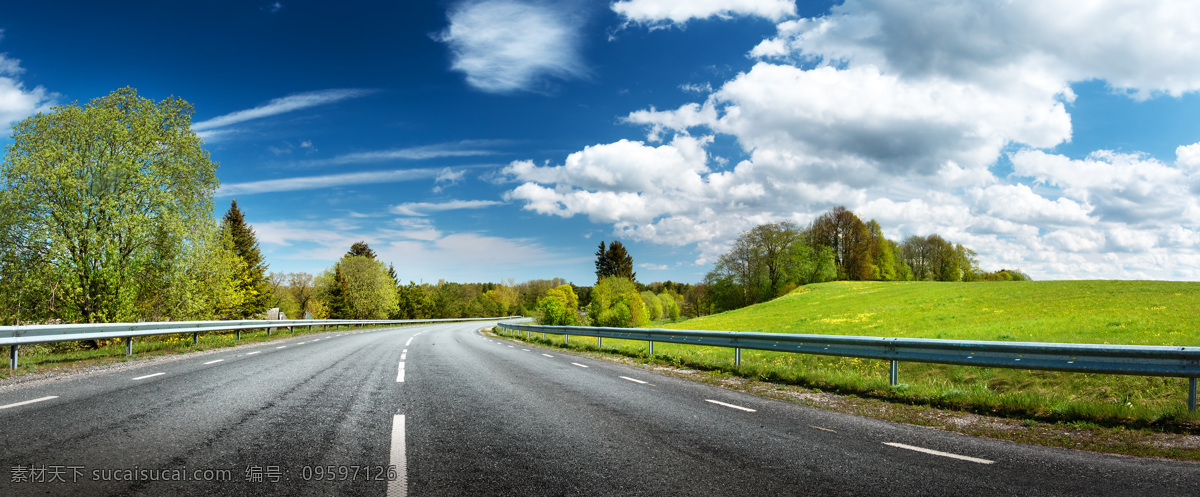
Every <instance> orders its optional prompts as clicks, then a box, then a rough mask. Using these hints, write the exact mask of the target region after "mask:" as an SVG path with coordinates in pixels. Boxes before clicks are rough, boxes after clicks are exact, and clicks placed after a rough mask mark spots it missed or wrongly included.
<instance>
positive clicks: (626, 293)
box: [588, 276, 649, 328]
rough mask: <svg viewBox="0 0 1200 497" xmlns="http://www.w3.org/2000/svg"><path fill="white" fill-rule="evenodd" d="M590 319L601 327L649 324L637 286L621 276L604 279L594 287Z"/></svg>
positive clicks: (589, 311) (626, 326)
mask: <svg viewBox="0 0 1200 497" xmlns="http://www.w3.org/2000/svg"><path fill="white" fill-rule="evenodd" d="M588 317H590V318H591V319H592V322H593V323H597V324H599V325H600V326H611V327H620V328H630V327H638V326H642V325H644V324H646V323H648V322H649V318H648V317H647V315H646V305H645V303H644V302H643V301H642V296H641V294H640V293H638V291H637V285H635V284H634V283H633V281H631V280H629V279H628V278H623V277H620V276H611V277H608V278H604V279H602V280H600V281H598V282H596V286H594V287H592V304H591V306H590V307H589V308H588Z"/></svg>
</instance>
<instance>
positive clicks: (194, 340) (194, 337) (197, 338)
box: [192, 332, 200, 345]
mask: <svg viewBox="0 0 1200 497" xmlns="http://www.w3.org/2000/svg"><path fill="white" fill-rule="evenodd" d="M197 343H200V333H199V332H192V345H195V344H197Z"/></svg>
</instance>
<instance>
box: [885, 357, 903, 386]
mask: <svg viewBox="0 0 1200 497" xmlns="http://www.w3.org/2000/svg"><path fill="white" fill-rule="evenodd" d="M888 382H889V383H891V384H892V386H893V387H894V386H896V385H898V384H899V383H900V361H892V368H891V371H889V373H888Z"/></svg>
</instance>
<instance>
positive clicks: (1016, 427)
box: [497, 334, 1200, 461]
mask: <svg viewBox="0 0 1200 497" xmlns="http://www.w3.org/2000/svg"><path fill="white" fill-rule="evenodd" d="M497 336H500V337H503V338H509V339H516V340H520V341H524V342H527V343H530V344H533V345H536V346H540V347H546V348H557V349H565V350H568V351H570V352H572V353H578V354H583V355H588V356H591V357H595V358H599V359H605V360H611V361H616V362H622V363H625V364H630V365H633V366H637V367H641V368H644V369H649V370H654V371H658V372H661V373H665V374H670V375H672V376H677V377H682V378H687V379H692V380H697V381H703V382H706V383H710V384H714V385H719V386H723V387H727V388H734V389H738V390H742V391H746V392H749V393H754V394H758V395H763V396H768V397H774V398H779V399H785V400H790V401H794V402H799V403H803V404H808V405H812V406H816V407H821V408H826V409H831V410H835V411H839V412H845V413H849V414H857V415H863V416H869V417H873V418H878V419H885V420H890V421H897V422H903V423H910V424H917V425H924V426H930V427H935V428H939V429H944V430H949V431H956V432H960V433H966V434H971V435H977V436H986V437H990V438H997V439H1003V440H1011V441H1016V442H1022V443H1031V444H1037V445H1046V446H1053V447H1063V448H1073V449H1081V450H1090V451H1096V452H1106V453H1115V454H1125V455H1132V456H1142V457H1162V458H1169V459H1178V460H1189V461H1200V417H1197V416H1196V415H1194V414H1191V413H1189V412H1188V411H1187V408H1186V404H1185V403H1184V404H1176V405H1175V406H1174V407H1170V408H1167V409H1166V411H1167V412H1166V413H1165V414H1164V413H1161V412H1159V411H1154V415H1153V416H1144V417H1141V418H1138V417H1136V416H1131V413H1132V414H1137V413H1142V414H1146V412H1143V411H1145V409H1142V410H1137V409H1132V408H1131V407H1130V406H1128V405H1125V406H1115V405H1111V406H1110V405H1099V406H1095V405H1093V406H1088V405H1086V404H1085V403H1081V402H1080V401H1079V400H1070V399H1067V398H1065V397H1066V396H1062V395H1060V396H1059V398H1057V401H1054V399H1051V398H1048V397H1047V396H1045V395H1044V393H1041V392H1031V391H1029V389H1028V388H1025V389H1023V390H1022V389H1018V390H1017V391H1014V392H1007V393H1004V392H996V391H994V390H991V389H983V388H975V389H970V390H962V389H958V388H954V386H953V381H950V380H946V379H945V378H940V379H939V378H938V377H937V375H936V374H933V373H931V374H929V376H928V377H925V378H921V379H919V380H912V381H910V382H909V383H902V384H901V385H899V386H896V387H892V386H891V385H890V384H889V383H888V379H887V367H888V363H887V362H886V361H876V360H867V359H858V360H856V361H858V362H856V363H852V364H853V365H854V366H856V367H850V368H846V367H845V366H846V365H845V364H838V363H837V362H840V361H834V362H832V363H831V362H828V361H830V360H831V359H833V360H837V359H838V358H825V357H819V356H805V355H800V354H784V353H778V352H765V351H750V350H743V351H742V366H741V367H737V366H734V365H733V351H732V349H725V348H719V347H699V346H690V345H677V344H664V343H656V344H655V355H654V356H650V355H649V353H648V352H649V351H648V349H647V344H646V342H641V341H632V340H615V339H605V340H604V348H603V349H600V348H598V347H597V340H596V339H595V338H592V337H582V336H571V337H570V340H569V342H568V343H569V345H567V344H564V337H563V335H551V334H547V335H545V338H543V337H542V335H541V334H532V335H531V336H530V337H529V338H526V337H524V336H506V335H497ZM776 356H785V357H776ZM820 360H825V361H827V362H826V364H824V366H823V367H821V368H819V369H816V370H807V369H799V368H798V364H797V363H794V362H791V361H799V365H800V367H803V365H804V364H807V363H809V361H818V362H819V361H820ZM843 361H851V360H850V359H844V360H843ZM911 366H916V365H912V364H904V363H902V365H901V379H902V380H903V379H904V378H906V377H907V376H912V375H911V374H909V373H911V372H912V371H910V369H911ZM946 368H957V369H963V370H967V371H958V372H946V373H945V374H951V375H953V374H960V375H975V376H976V377H977V378H989V377H998V376H997V375H996V374H995V373H1001V374H1000V375H999V377H1003V373H1009V372H1013V374H1018V375H1019V374H1021V371H1020V370H1001V369H999V368H969V367H965V366H962V367H960V366H946ZM906 371H907V373H906ZM1024 373H1025V374H1029V375H1035V374H1036V373H1041V375H1040V376H1041V377H1042V380H1041V383H1042V384H1044V385H1046V387H1045V388H1047V389H1051V388H1057V386H1060V385H1062V381H1061V379H1059V378H1055V377H1054V376H1057V375H1068V374H1070V373H1052V372H1039V371H1026V372H1024ZM1076 376H1084V375H1076ZM1087 376H1103V377H1106V378H1109V379H1113V378H1115V379H1117V380H1121V379H1125V380H1126V381H1130V378H1140V377H1113V376H1109V375H1087ZM1094 380H1095V379H1094V378H1093V379H1092V380H1091V381H1094ZM1166 380H1172V381H1167V382H1165V383H1167V384H1168V386H1170V387H1175V388H1176V389H1178V388H1182V389H1183V396H1184V398H1185V399H1186V390H1187V387H1186V381H1185V380H1180V379H1178V378H1168V379H1166ZM917 381H919V382H920V383H916V382H917ZM914 383H916V384H914ZM1134 383H1136V381H1134ZM1174 383H1178V384H1177V385H1176V384H1174ZM1031 384H1032V383H1031ZM1026 387H1028V385H1026Z"/></svg>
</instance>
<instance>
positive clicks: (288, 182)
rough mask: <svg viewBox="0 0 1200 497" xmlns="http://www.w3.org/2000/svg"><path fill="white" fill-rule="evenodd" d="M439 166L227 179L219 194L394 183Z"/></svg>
mask: <svg viewBox="0 0 1200 497" xmlns="http://www.w3.org/2000/svg"><path fill="white" fill-rule="evenodd" d="M437 174H438V170H437V169H398V170H394V171H369V172H361V173H346V174H327V175H323V176H304V177H299V178H280V179H268V180H262V181H248V182H245V183H227V184H224V185H221V188H220V189H219V190H217V194H216V196H218V197H231V196H234V195H253V194H256V193H270V192H290V191H295V190H315V189H318V188H329V187H334V186H346V185H361V184H368V183H372V184H373V183H394V182H397V181H413V180H418V179H426V178H435V177H437Z"/></svg>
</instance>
